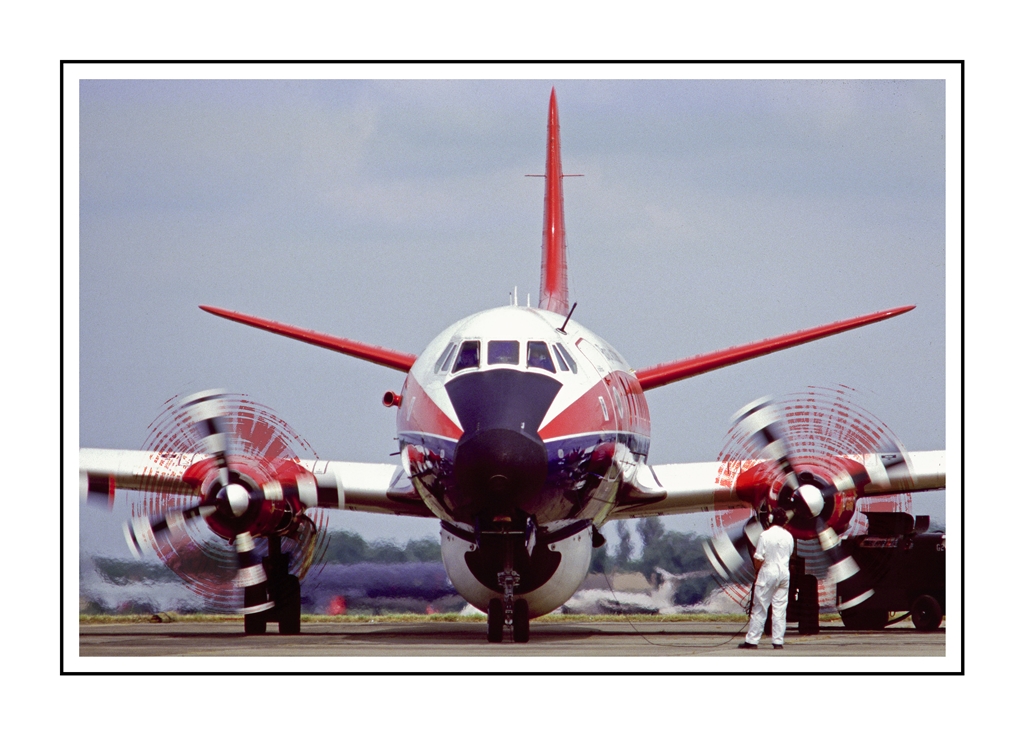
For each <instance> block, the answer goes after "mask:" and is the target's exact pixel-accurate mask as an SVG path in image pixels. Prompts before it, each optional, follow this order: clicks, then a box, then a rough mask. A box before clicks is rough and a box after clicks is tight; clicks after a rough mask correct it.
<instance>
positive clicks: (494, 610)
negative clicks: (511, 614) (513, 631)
mask: <svg viewBox="0 0 1024 735" xmlns="http://www.w3.org/2000/svg"><path fill="white" fill-rule="evenodd" d="M504 637H505V607H504V606H503V605H502V604H501V600H498V599H493V600H491V601H490V602H489V603H487V642H488V643H501V639H502V638H504Z"/></svg>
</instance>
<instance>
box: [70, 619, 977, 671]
mask: <svg viewBox="0 0 1024 735" xmlns="http://www.w3.org/2000/svg"><path fill="white" fill-rule="evenodd" d="M745 632H746V624H745V623H743V622H736V621H733V622H703V621H702V622H690V621H686V622H674V621H673V622H655V621H635V620H626V621H624V622H569V621H556V620H552V621H548V620H540V621H534V622H533V623H532V624H531V631H530V641H529V642H528V643H512V642H511V640H510V637H509V636H506V640H505V642H503V643H487V642H486V640H485V623H484V622H482V621H480V622H477V621H466V622H462V621H459V622H430V621H427V622H421V621H417V622H393V621H380V622H359V623H354V622H306V621H304V622H303V625H302V633H301V634H300V635H297V636H283V635H280V634H279V633H278V632H277V626H276V624H271V625H270V626H268V632H267V634H266V635H261V636H247V635H245V634H244V633H243V631H242V624H241V621H240V620H239V621H228V622H209V623H196V622H161V623H157V622H153V623H134V624H127V623H113V624H89V625H81V624H80V626H79V640H78V649H79V650H78V656H79V658H78V659H77V660H76V661H72V662H71V663H70V665H66V666H65V670H66V671H75V670H83V671H107V670H139V671H143V670H155V671H173V670H183V671H197V670H200V669H201V670H204V671H205V670H220V669H218V668H217V667H216V666H213V667H212V668H211V667H210V666H209V665H208V664H206V663H201V662H199V661H197V660H195V658H194V657H210V658H229V659H234V660H236V662H237V658H238V657H254V659H255V658H257V657H258V659H259V662H260V663H259V665H258V666H253V667H252V668H253V669H254V670H261V671H265V670H268V667H267V665H266V664H267V661H268V660H272V659H278V661H277V662H276V663H274V664H272V665H270V666H269V668H270V669H272V670H275V671H292V670H297V671H309V670H323V671H332V670H334V671H340V670H347V671H349V670H352V667H351V665H350V664H338V663H335V662H336V661H337V660H338V659H346V658H352V657H358V658H359V659H360V664H359V665H360V666H361V667H363V670H374V671H393V672H394V671H403V672H405V671H431V672H437V671H442V670H455V671H458V670H462V671H467V670H474V671H475V670H480V671H511V670H516V669H517V667H516V666H510V665H508V664H509V663H510V662H512V663H515V660H516V659H523V660H524V661H521V662H520V664H521V665H520V666H519V667H518V668H519V669H525V670H529V669H530V667H531V664H530V663H529V659H536V658H538V657H543V658H548V659H555V660H559V661H561V664H556V665H555V666H554V667H552V666H551V665H546V666H545V667H544V671H552V670H562V671H566V672H569V671H588V670H592V669H594V666H593V662H592V660H593V659H594V658H596V657H611V658H612V659H614V660H615V662H614V663H612V664H611V665H610V666H609V665H605V666H604V667H603V668H602V669H601V670H609V669H610V670H618V671H645V670H651V671H654V670H668V669H666V668H665V667H666V665H667V666H668V667H669V669H671V668H673V666H672V664H671V663H670V660H672V659H675V660H677V661H678V660H679V659H693V660H695V661H696V663H691V664H687V665H684V666H682V667H681V669H686V668H691V669H692V668H697V669H700V668H704V669H705V670H715V671H764V670H768V671H812V672H819V671H822V670H823V666H822V663H821V662H820V661H819V659H823V658H828V659H837V658H838V659H842V660H845V661H846V663H845V664H842V665H841V666H840V668H842V669H844V670H849V671H861V670H867V671H875V672H878V671H911V672H913V671H950V670H953V671H955V670H957V669H959V663H958V660H951V659H950V658H949V657H947V650H946V631H945V628H944V627H943V628H940V629H939V630H938V631H935V632H927V633H926V632H921V631H918V630H916V629H914V627H913V626H912V625H911V624H910V622H909V621H905V622H901V623H898V624H896V625H894V626H891V627H889V628H886V629H885V630H882V631H853V630H848V629H846V628H844V627H843V625H842V623H839V622H836V623H833V624H824V623H823V624H822V625H821V630H820V632H819V633H818V634H816V635H803V634H800V633H798V632H797V630H796V627H795V625H793V626H790V629H789V631H788V632H787V634H786V643H785V648H784V649H782V650H775V649H774V648H773V647H772V644H771V640H770V638H768V637H764V638H762V639H761V643H760V647H759V649H758V650H756V651H752V650H741V649H738V648H737V646H738V645H739V644H740V643H742V642H743V637H744V635H745ZM951 654H952V659H957V657H958V656H959V651H953V652H951ZM296 658H298V659H302V660H304V661H307V662H308V660H309V659H320V660H321V661H320V663H319V664H317V665H315V666H311V665H308V663H307V664H306V665H304V666H298V667H294V666H292V665H286V663H285V661H284V660H285V659H296ZM398 658H401V659H404V662H403V663H401V664H399V663H398V662H397V661H395V659H398ZM182 659H188V661H187V662H186V661H182ZM439 659H444V660H446V663H445V664H444V665H441V666H439V665H438V663H436V662H437V660H439ZM172 662H174V663H172ZM652 662H654V663H653V664H652ZM658 662H660V663H658ZM536 663H537V662H535V664H536ZM535 664H533V665H534V666H535ZM951 665H952V666H953V668H952V669H951V668H950V666H951ZM228 668H229V669H231V670H235V671H237V670H239V669H238V665H237V663H235V664H231V665H229V666H228ZM825 669H828V670H834V669H835V665H834V664H832V665H830V666H827V667H825Z"/></svg>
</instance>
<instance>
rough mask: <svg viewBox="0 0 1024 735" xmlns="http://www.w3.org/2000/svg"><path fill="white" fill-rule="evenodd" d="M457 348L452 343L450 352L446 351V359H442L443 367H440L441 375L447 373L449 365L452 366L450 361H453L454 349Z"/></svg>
mask: <svg viewBox="0 0 1024 735" xmlns="http://www.w3.org/2000/svg"><path fill="white" fill-rule="evenodd" d="M457 346H458V345H456V344H454V343H453V344H452V348H451V350H449V351H448V357H446V358H444V365H442V366H441V372H442V373H446V372H448V368H450V367H451V365H452V360H454V359H455V348H456V347H457Z"/></svg>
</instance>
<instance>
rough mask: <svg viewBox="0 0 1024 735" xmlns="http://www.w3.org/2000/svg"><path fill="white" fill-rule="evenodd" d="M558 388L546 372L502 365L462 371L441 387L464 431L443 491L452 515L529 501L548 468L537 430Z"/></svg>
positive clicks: (507, 510)
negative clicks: (449, 480)
mask: <svg viewBox="0 0 1024 735" xmlns="http://www.w3.org/2000/svg"><path fill="white" fill-rule="evenodd" d="M561 387H562V384H561V383H559V382H558V381H557V380H555V379H554V378H551V377H548V376H547V375H542V374H540V373H538V372H523V371H520V370H507V369H498V370H486V371H481V372H475V373H468V374H466V375H461V376H459V377H457V378H455V379H454V380H451V381H449V382H448V383H447V384H446V385H445V390H446V391H447V392H448V396H449V398H451V401H452V406H453V407H454V408H455V413H456V414H457V415H458V417H459V422H460V423H461V424H462V428H463V432H464V433H463V435H462V438H461V439H459V443H458V444H457V445H456V447H455V458H454V472H455V487H454V488H452V489H451V490H450V492H449V499H450V501H452V502H451V505H452V506H454V508H455V509H456V511H457V513H456V514H457V515H459V516H461V517H462V518H463V519H466V520H470V519H472V518H473V517H476V516H478V515H484V516H485V515H487V514H492V515H495V516H497V515H506V516H511V515H513V514H515V511H516V510H517V509H523V508H525V507H527V506H528V505H529V501H530V499H531V497H533V496H535V495H536V494H537V493H538V492H539V491H540V490H541V488H542V487H543V485H544V481H545V479H546V478H547V471H548V458H547V450H546V449H545V447H544V442H543V441H542V440H541V438H540V436H539V434H538V433H537V430H538V428H539V427H540V422H541V421H542V420H543V419H544V415H545V414H546V413H547V411H548V408H550V406H551V402H552V401H553V400H554V399H555V395H556V394H557V393H558V391H559V390H561Z"/></svg>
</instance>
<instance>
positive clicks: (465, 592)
mask: <svg viewBox="0 0 1024 735" xmlns="http://www.w3.org/2000/svg"><path fill="white" fill-rule="evenodd" d="M576 529H578V530H576ZM592 535H593V526H592V525H591V524H589V523H581V524H579V525H578V526H576V527H575V528H574V529H569V535H565V533H562V534H556V536H558V538H554V537H553V538H552V539H549V540H544V538H543V535H542V536H541V537H540V538H539V539H538V542H537V545H536V546H535V547H534V548H533V550H532V553H528V552H527V550H526V546H525V544H521V547H520V548H517V550H516V552H515V565H514V567H515V570H516V572H518V573H519V575H520V585H519V586H518V587H517V590H516V595H515V597H516V599H525V600H526V601H527V604H528V605H529V611H530V617H538V616H540V615H546V614H547V613H549V612H551V611H552V610H555V609H557V608H558V607H560V606H561V605H562V604H563V603H564V602H565V601H566V600H568V599H569V598H570V597H572V596H573V594H574V593H575V592H576V590H577V589H579V586H580V585H581V584H582V583H583V580H584V578H586V576H587V572H588V571H589V569H590V554H591V550H592V541H591V538H592ZM515 538H516V540H517V541H518V540H519V539H521V538H522V537H521V536H517V537H515ZM504 543H505V539H503V538H501V537H499V536H495V535H484V536H482V537H481V539H480V544H477V543H476V540H475V539H474V540H471V539H469V538H466V534H465V533H462V532H460V531H459V530H458V529H454V528H452V527H450V526H449V525H447V524H445V525H443V526H442V529H441V559H442V561H443V562H444V566H445V570H446V571H447V572H448V578H449V579H450V580H451V582H452V585H453V586H454V587H455V589H456V590H457V591H458V593H459V594H460V595H462V596H463V597H464V598H465V599H466V601H467V602H469V603H470V604H471V605H473V606H474V607H476V608H478V609H479V610H482V611H486V610H487V603H488V602H489V601H490V600H492V599H499V600H500V599H501V598H502V592H501V589H500V587H499V585H498V572H499V571H500V570H501V567H502V563H503V560H504V548H505V547H504ZM514 543H515V541H514Z"/></svg>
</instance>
